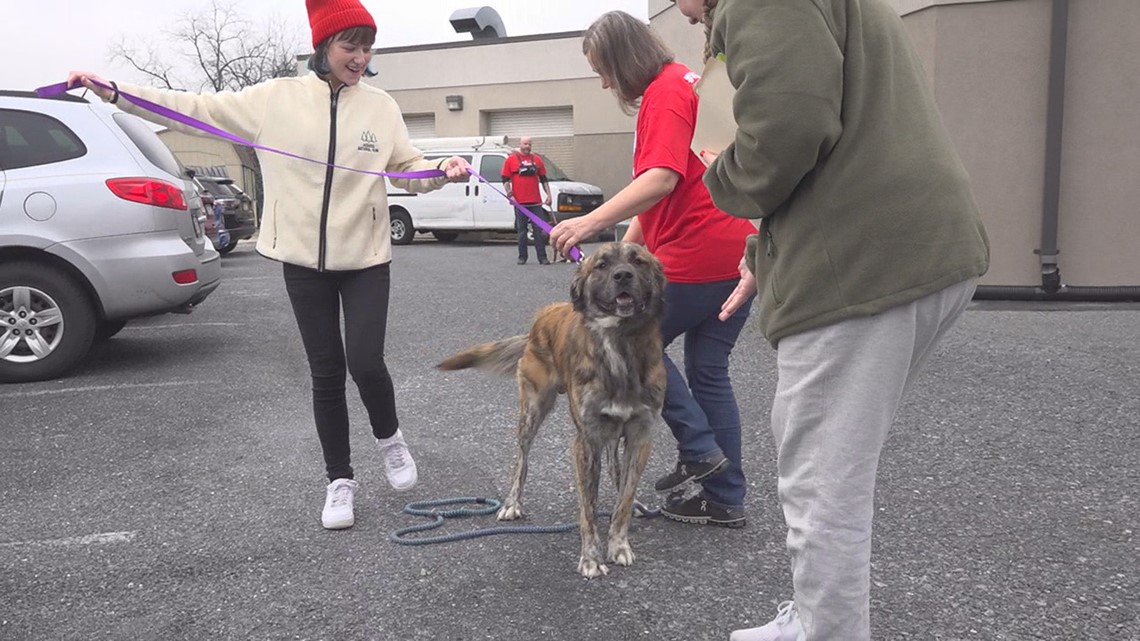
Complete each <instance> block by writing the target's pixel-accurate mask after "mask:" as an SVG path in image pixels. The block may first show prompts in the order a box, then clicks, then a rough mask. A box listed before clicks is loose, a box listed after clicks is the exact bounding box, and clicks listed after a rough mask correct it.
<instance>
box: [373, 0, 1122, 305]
mask: <svg viewBox="0 0 1140 641" xmlns="http://www.w3.org/2000/svg"><path fill="white" fill-rule="evenodd" d="M888 2H891V3H892V4H893V6H894V7H895V9H896V10H897V11H898V12H899V14H900V15H901V16H902V17H903V21H904V24H905V25H906V26H907V29H908V30H909V32H910V35H911V37H912V39H913V41H914V44H915V47H916V49H917V51H918V54H919V56H920V57H921V59H922V61H923V63H924V65H925V68H926V72H927V79H928V80H929V82H930V83H931V86H932V87H933V89H934V93H935V96H936V99H937V100H938V104H939V106H940V109H941V111H942V116H943V119H944V121H945V123H946V126H947V128H948V130H949V131H950V134H951V137H952V138H953V140H954V143H955V145H956V147H957V149H958V151H959V153H960V155H961V156H962V159H963V162H964V163H965V165H966V168H967V170H968V171H969V172H970V175H971V178H972V181H973V185H974V190H975V194H976V196H977V199H978V203H979V205H980V207H981V209H982V211H983V216H984V218H985V222H986V225H987V227H988V229H989V232H990V236H991V241H992V249H993V252H992V254H993V264H992V268H991V270H990V272H989V274H987V275H986V277H985V279H984V280H983V284H988V285H1019V286H1036V285H1039V284H1040V283H1041V276H1040V271H1041V266H1040V258H1039V257H1038V255H1037V254H1035V250H1036V249H1038V248H1039V246H1040V244H1041V231H1042V210H1043V207H1044V195H1043V193H1044V187H1045V183H1044V181H1045V178H1044V172H1045V161H1046V159H1045V141H1046V113H1047V107H1048V87H1049V52H1050V28H1051V9H1052V3H1053V0H888ZM647 3H648V15H649V16H650V20H651V24H652V26H653V28H654V29H655V30H657V32H658V33H659V34H661V36H662V38H663V40H664V41H665V42H666V44H667V45H668V46H669V47H670V48H671V49H672V50H673V51H674V53H675V54H676V55H677V59H678V60H679V61H681V62H683V63H685V64H687V65H689V66H690V67H692V68H694V69H697V70H699V69H701V68H702V60H701V58H702V51H703V45H704V34H703V29H702V28H701V27H700V26H693V25H689V24H688V21H687V20H686V19H685V18H684V17H683V16H681V15H680V12H679V11H678V10H677V9H676V7H675V6H674V4H673V3H672V2H669V1H668V0H647ZM1069 11H1070V18H1069V28H1068V37H1069V39H1068V61H1067V71H1066V88H1067V90H1066V94H1065V105H1064V107H1065V122H1064V136H1063V150H1062V165H1061V167H1062V175H1061V181H1060V193H1061V197H1060V225H1059V246H1060V255H1059V263H1060V270H1061V277H1062V282H1063V283H1065V284H1068V285H1090V286H1109V285H1132V286H1135V285H1140V252H1137V251H1136V249H1135V247H1137V245H1140V224H1138V222H1137V218H1138V216H1137V213H1136V209H1137V206H1136V203H1138V202H1140V180H1137V178H1136V176H1137V175H1138V174H1140V126H1137V125H1136V122H1135V121H1136V116H1135V113H1136V108H1135V105H1137V104H1140V80H1138V78H1140V74H1137V73H1136V72H1135V69H1136V65H1135V64H1134V63H1133V61H1137V60H1140V38H1138V37H1137V36H1136V34H1137V33H1140V0H1071V2H1070V3H1069ZM581 35H582V34H581V33H563V34H548V35H544V36H534V37H521V38H507V39H504V40H501V41H489V42H488V41H469V42H456V43H446V44H439V45H426V46H418V47H405V48H396V49H384V50H379V51H378V52H377V54H376V56H375V57H374V58H373V65H374V67H375V68H376V69H377V70H378V71H379V75H378V76H377V77H376V78H374V79H371V80H369V82H371V83H372V84H375V85H376V86H379V87H381V88H383V89H385V90H387V91H389V92H390V93H391V94H392V95H393V96H394V97H395V99H396V100H397V101H398V102H399V104H400V106H401V108H402V109H403V110H404V111H405V113H407V114H433V116H434V119H435V127H436V135H437V136H471V135H480V134H487V133H489V132H488V121H489V114H490V113H493V112H495V111H499V110H512V109H535V108H543V107H562V108H565V107H570V108H571V109H572V110H573V123H574V130H575V133H574V142H573V149H574V167H575V171H573V172H572V173H573V174H574V177H575V178H578V179H580V180H584V181H587V182H591V183H594V184H597V185H599V186H601V187H602V188H603V190H604V191H605V194H606V196H607V197H612V196H613V195H614V194H615V193H616V192H617V191H618V190H619V189H621V187H623V186H624V185H626V184H628V181H629V177H630V169H631V154H632V149H633V131H634V122H635V120H634V118H633V117H631V116H629V115H626V114H624V113H622V111H621V109H620V108H619V107H618V104H617V101H616V100H615V99H614V97H613V96H612V95H611V94H610V93H609V92H608V91H605V90H602V89H601V84H600V82H599V80H598V78H597V77H596V76H595V75H594V74H593V72H592V71H591V70H590V68H589V65H588V64H587V62H586V60H585V57H584V56H583V55H582V40H581ZM448 95H462V96H463V98H464V107H463V109H462V110H461V111H448V109H447V107H446V104H445V97H446V96H448ZM518 133H520V134H521V133H524V132H518ZM540 151H541V150H540Z"/></svg>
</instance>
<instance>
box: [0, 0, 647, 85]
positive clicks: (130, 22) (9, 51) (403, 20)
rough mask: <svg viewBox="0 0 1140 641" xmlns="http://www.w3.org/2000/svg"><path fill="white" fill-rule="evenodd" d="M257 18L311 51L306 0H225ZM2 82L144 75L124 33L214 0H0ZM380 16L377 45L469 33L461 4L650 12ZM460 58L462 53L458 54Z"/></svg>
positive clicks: (438, 6)
mask: <svg viewBox="0 0 1140 641" xmlns="http://www.w3.org/2000/svg"><path fill="white" fill-rule="evenodd" d="M222 1H224V2H232V4H233V5H234V6H235V7H236V8H237V10H238V12H239V13H241V14H242V15H244V16H245V17H247V18H249V19H251V20H253V21H254V22H255V23H256V22H259V21H261V20H262V19H263V18H265V17H266V16H277V17H279V18H281V19H283V20H286V21H287V22H289V23H291V24H292V25H294V26H295V28H296V31H297V33H298V34H299V36H300V38H301V41H302V43H303V46H304V47H305V48H306V50H305V51H299V52H298V53H308V51H309V49H311V46H310V42H309V23H308V19H307V16H306V13H305V3H304V0H222ZM0 2H2V3H3V8H2V9H0V53H2V59H3V63H2V64H0V89H34V88H36V87H39V86H42V85H48V84H53V83H56V82H60V81H62V80H65V79H66V77H67V72H68V71H69V70H71V69H81V70H85V71H93V72H96V73H99V74H100V75H102V76H104V77H107V78H109V79H111V80H115V79H122V80H129V81H135V82H139V81H142V80H143V79H142V78H141V77H140V76H139V75H137V74H136V73H135V72H134V71H132V70H130V69H128V68H126V67H124V66H121V65H115V64H112V63H111V62H110V60H109V59H108V58H109V54H108V50H109V49H110V47H111V45H112V44H113V43H114V42H116V41H117V40H118V39H119V38H125V39H127V41H128V43H135V42H138V43H142V42H146V41H150V42H154V43H156V44H161V43H162V41H163V32H164V31H165V30H169V29H170V28H172V27H174V26H176V25H177V23H178V21H179V20H180V18H182V17H183V16H185V15H186V14H187V13H188V12H193V11H199V10H201V9H202V8H203V7H206V6H208V5H209V0H100V1H98V2H82V1H80V0H22V1H21V0H0ZM363 4H364V6H365V7H367V8H368V10H369V11H370V12H371V13H372V15H373V17H374V18H375V19H376V24H377V28H378V30H379V33H378V34H377V42H376V46H377V47H397V46H404V45H416V44H427V43H433V42H449V41H455V40H470V39H471V36H470V35H469V34H457V33H455V30H454V29H452V27H451V24H450V23H449V22H448V18H449V17H450V16H451V13H452V12H453V11H455V10H456V9H463V8H468V7H480V6H484V5H486V6H491V7H494V8H495V10H497V11H498V12H499V15H500V16H501V17H502V19H503V24H504V26H505V27H506V30H507V35H509V36H522V35H530V34H536V33H552V32H557V31H575V30H580V29H585V28H586V27H587V26H589V25H590V23H591V22H593V20H594V19H595V18H597V17H598V16H599V15H601V14H603V13H605V12H606V11H609V10H612V9H620V10H622V11H626V12H629V13H631V14H633V15H634V16H637V17H638V18H641V19H642V20H646V19H647V4H648V3H647V0H490V1H486V2H478V1H477V0H475V1H472V0H418V1H417V0H412V1H406V0H402V1H398V2H397V1H394V0H363ZM456 64H457V65H462V64H463V61H462V60H457V61H456Z"/></svg>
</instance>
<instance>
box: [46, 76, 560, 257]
mask: <svg viewBox="0 0 1140 641" xmlns="http://www.w3.org/2000/svg"><path fill="white" fill-rule="evenodd" d="M92 82H94V83H95V84H96V85H98V86H100V87H102V88H104V89H109V90H111V91H115V92H117V93H118V94H119V97H120V98H123V99H125V100H126V101H127V102H129V103H131V104H133V105H136V106H138V107H139V108H141V109H145V110H147V111H149V112H151V113H154V114H157V115H159V116H162V117H163V118H166V119H168V120H173V121H174V122H179V123H182V124H184V125H187V126H189V127H193V128H195V129H198V130H201V131H204V132H206V133H208V134H211V135H214V136H217V137H218V138H223V139H225V140H229V141H230V142H233V143H237V144H239V145H243V146H246V147H253V148H254V149H260V150H262V151H267V152H269V153H274V154H279V155H282V156H287V157H289V158H295V159H297V160H303V161H305V162H310V163H315V164H318V165H323V166H326V167H333V168H335V169H341V170H343V171H351V172H355V173H358V174H368V175H370V176H385V177H388V178H403V179H419V178H439V177H441V176H446V175H447V173H446V172H444V171H443V170H442V169H425V170H423V171H406V172H387V171H368V170H365V169H356V168H355V167H345V166H343V165H337V164H334V163H328V162H324V161H322V160H314V159H312V158H306V157H305V156H300V155H298V154H295V153H292V152H288V151H284V150H282V149H275V148H273V147H267V146H265V145H259V144H257V143H255V142H253V141H252V140H246V139H245V138H242V137H241V136H238V135H235V134H232V133H230V132H228V131H226V130H224V129H219V128H218V127H215V126H213V125H211V124H209V123H206V122H202V121H201V120H198V119H197V118H193V117H191V116H187V115H186V114H184V113H181V112H178V111H175V110H173V109H170V108H167V107H164V106H162V105H160V104H157V103H154V102H151V101H149V100H146V99H143V98H139V97H138V96H135V95H133V94H129V93H127V92H125V91H119V90H118V89H116V88H115V87H111V86H109V85H105V84H103V83H101V82H98V81H92ZM72 88H73V87H70V86H68V84H67V83H66V82H60V83H57V84H54V85H48V86H46V87H40V88H39V89H36V95H37V96H39V97H41V98H49V97H51V96H57V95H59V94H62V93H66V92H67V91H68V90H70V89H72ZM467 171H468V172H469V173H470V174H471V175H472V176H475V178H476V179H478V180H479V181H480V182H482V183H483V184H485V185H487V186H488V187H490V188H491V189H493V190H494V191H495V192H496V193H497V194H499V195H500V196H502V197H503V198H506V199H507V202H509V203H510V204H511V206H512V207H514V208H515V209H516V210H517V211H519V212H521V213H522V214H524V215H525V216H526V217H527V218H529V219H530V220H531V221H533V222H534V224H535V225H537V226H538V228H539V229H541V230H542V231H543V232H544V233H546V234H548V235H549V234H550V230H551V229H552V227H551V226H550V224H549V223H547V222H546V221H545V220H542V219H541V218H539V217H538V216H536V215H534V213H533V212H531V211H530V210H529V209H527V208H525V207H523V206H522V205H520V204H519V203H518V202H516V201H515V199H514V198H511V197H510V196H508V195H506V194H505V193H503V191H502V190H500V189H499V188H498V187H496V186H494V185H493V184H491V183H490V182H489V181H488V180H487V179H486V178H484V177H482V176H480V175H479V174H478V173H476V172H475V170H474V169H473V168H470V167H468V169H467ZM570 259H571V260H573V261H574V262H575V263H580V262H582V250H580V249H578V248H577V247H576V246H574V247H571V248H570Z"/></svg>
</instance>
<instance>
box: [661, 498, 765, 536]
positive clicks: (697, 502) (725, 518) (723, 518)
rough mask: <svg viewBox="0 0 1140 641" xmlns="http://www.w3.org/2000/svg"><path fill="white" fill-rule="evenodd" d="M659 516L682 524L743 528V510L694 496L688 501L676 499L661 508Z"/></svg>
mask: <svg viewBox="0 0 1140 641" xmlns="http://www.w3.org/2000/svg"><path fill="white" fill-rule="evenodd" d="M661 515H662V516H664V517H666V518H670V519H672V520H674V521H680V522H682V523H695V524H697V525H719V526H720V527H731V528H739V527H744V525H745V519H744V510H743V509H740V508H726V507H724V506H721V505H718V504H716V503H713V502H712V501H710V500H708V499H707V498H705V496H704V494H696V495H694V496H692V497H690V498H688V499H680V498H676V499H674V500H668V501H666V503H665V505H663V506H661Z"/></svg>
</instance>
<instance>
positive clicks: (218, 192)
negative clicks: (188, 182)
mask: <svg viewBox="0 0 1140 641" xmlns="http://www.w3.org/2000/svg"><path fill="white" fill-rule="evenodd" d="M199 182H201V183H202V186H203V187H205V188H206V191H208V192H210V193H211V194H213V195H214V198H237V195H236V194H234V192H233V191H232V190H231V189H230V188H229V185H225V184H222V183H219V182H214V181H212V180H200V181H199Z"/></svg>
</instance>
